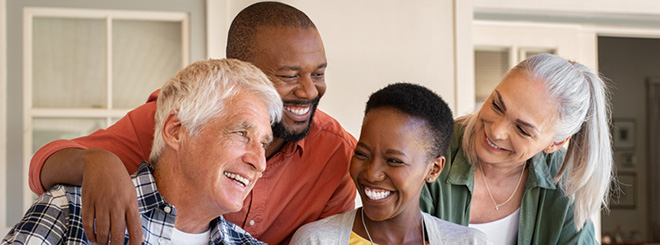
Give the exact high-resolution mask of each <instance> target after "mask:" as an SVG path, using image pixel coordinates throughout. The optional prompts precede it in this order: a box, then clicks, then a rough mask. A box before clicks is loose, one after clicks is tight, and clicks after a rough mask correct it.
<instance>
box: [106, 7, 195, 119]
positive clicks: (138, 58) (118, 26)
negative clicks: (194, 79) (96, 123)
mask: <svg viewBox="0 0 660 245" xmlns="http://www.w3.org/2000/svg"><path fill="white" fill-rule="evenodd" d="M112 29H113V37H112V46H113V53H112V67H113V73H112V77H113V98H112V99H113V100H112V103H113V108H116V109H131V108H134V107H137V106H139V105H141V104H144V102H145V101H146V100H147V97H148V96H149V94H150V93H151V92H153V91H154V90H156V89H158V88H160V87H162V86H163V84H164V83H165V82H166V81H167V80H168V79H169V78H171V77H173V76H174V75H175V74H176V72H178V71H179V70H180V69H181V68H182V67H183V64H181V58H182V57H181V51H182V47H181V22H171V21H144V20H115V21H113V27H112Z"/></svg>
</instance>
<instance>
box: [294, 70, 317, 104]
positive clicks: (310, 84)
mask: <svg viewBox="0 0 660 245" xmlns="http://www.w3.org/2000/svg"><path fill="white" fill-rule="evenodd" d="M294 95H295V96H297V97H298V98H305V99H308V100H311V99H314V98H316V96H318V95H319V91H318V90H317V89H316V85H315V84H314V81H313V80H312V76H311V74H306V75H304V76H301V77H300V79H299V80H298V86H297V87H296V90H295V91H294Z"/></svg>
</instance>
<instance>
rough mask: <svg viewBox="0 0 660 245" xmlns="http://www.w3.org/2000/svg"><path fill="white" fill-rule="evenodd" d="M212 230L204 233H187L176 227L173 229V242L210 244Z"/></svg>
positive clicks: (189, 244) (187, 244)
mask: <svg viewBox="0 0 660 245" xmlns="http://www.w3.org/2000/svg"><path fill="white" fill-rule="evenodd" d="M210 235H211V230H207V231H205V232H202V233H187V232H183V231H180V230H179V229H177V228H174V230H173V231H172V244H186V245H193V244H209V236H210Z"/></svg>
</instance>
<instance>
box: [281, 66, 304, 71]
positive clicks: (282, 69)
mask: <svg viewBox="0 0 660 245" xmlns="http://www.w3.org/2000/svg"><path fill="white" fill-rule="evenodd" d="M277 70H278V71H297V70H300V66H282V67H280V69H277Z"/></svg>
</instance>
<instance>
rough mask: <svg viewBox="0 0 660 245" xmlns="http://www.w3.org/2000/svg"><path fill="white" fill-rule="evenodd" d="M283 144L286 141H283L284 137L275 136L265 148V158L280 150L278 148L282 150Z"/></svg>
mask: <svg viewBox="0 0 660 245" xmlns="http://www.w3.org/2000/svg"><path fill="white" fill-rule="evenodd" d="M284 144H286V141H284V139H282V138H279V137H275V138H274V139H273V142H270V144H268V147H267V148H266V158H267V159H270V158H271V157H272V156H274V155H275V154H276V153H278V152H280V150H282V147H284Z"/></svg>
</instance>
